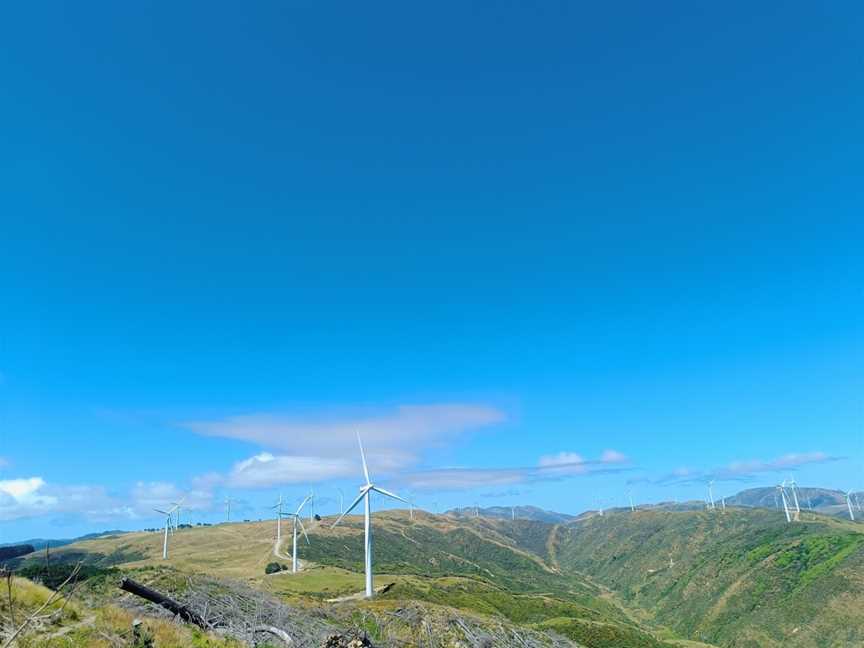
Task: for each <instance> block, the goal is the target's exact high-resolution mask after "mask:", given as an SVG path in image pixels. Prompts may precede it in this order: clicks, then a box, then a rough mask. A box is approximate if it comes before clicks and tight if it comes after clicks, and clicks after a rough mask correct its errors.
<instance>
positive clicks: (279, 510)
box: [270, 493, 282, 546]
mask: <svg viewBox="0 0 864 648" xmlns="http://www.w3.org/2000/svg"><path fill="white" fill-rule="evenodd" d="M270 508H271V509H276V544H277V546H278V544H279V541H280V540H282V493H279V499H278V500H277V501H276V504H275V505H274V506H271V507H270Z"/></svg>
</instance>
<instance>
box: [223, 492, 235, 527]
mask: <svg viewBox="0 0 864 648" xmlns="http://www.w3.org/2000/svg"><path fill="white" fill-rule="evenodd" d="M233 503H234V500H232V499H231V498H230V497H226V498H225V521H226V522H230V521H231V504H233Z"/></svg>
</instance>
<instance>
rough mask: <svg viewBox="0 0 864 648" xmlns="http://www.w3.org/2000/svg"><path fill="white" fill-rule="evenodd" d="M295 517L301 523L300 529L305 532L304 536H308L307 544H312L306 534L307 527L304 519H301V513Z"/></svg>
mask: <svg viewBox="0 0 864 648" xmlns="http://www.w3.org/2000/svg"><path fill="white" fill-rule="evenodd" d="M294 519H295V520H297V521H298V522H299V523H300V530H301V531H302V532H303V537H304V538H306V544H312V543H311V542H309V536H308V535H306V527H304V526H303V520H301V519H300V516H299V515H298V516H297V517H296V518H294Z"/></svg>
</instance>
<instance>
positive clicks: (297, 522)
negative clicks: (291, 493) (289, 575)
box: [291, 494, 342, 574]
mask: <svg viewBox="0 0 864 648" xmlns="http://www.w3.org/2000/svg"><path fill="white" fill-rule="evenodd" d="M311 501H312V495H311V494H310V495H308V496H307V497H306V499H304V500H303V501H302V502H300V506H298V507H297V510H296V511H295V512H294V513H292V514H291V518H292V521H293V535H294V544H293V545H292V549H291V571H292V572H293V573H295V574H296V573H297V527H298V526H299V527H300V530H301V531H302V532H303V537H304V538H306V544H310V542H309V536H308V535H306V528H305V527H304V526H303V520H302V519H300V511H302V510H303V507H304V506H306V502H311ZM339 519H340V520H341V519H342V518H341V517H340V518H339Z"/></svg>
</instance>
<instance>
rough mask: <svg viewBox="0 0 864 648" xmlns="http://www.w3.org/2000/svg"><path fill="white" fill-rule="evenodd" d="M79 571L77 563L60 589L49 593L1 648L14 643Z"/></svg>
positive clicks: (6, 647)
mask: <svg viewBox="0 0 864 648" xmlns="http://www.w3.org/2000/svg"><path fill="white" fill-rule="evenodd" d="M80 571H81V563H78V564H77V565H75V569H73V570H72V573H71V574H69V577H68V578H67V579H66V580H65V581H63V582H62V583H61V584H60V587H58V588H57V589H56V590H54V591H53V592H52V593H51V596H49V597H48V600H47V601H45V602H44V603H43V604H42V607H40V608H39V609H38V610H36V611H35V612H34V613H33V614H31V615H30V616H29V617H27V619H26V620H25V621H24V623H22V624H21V625H20V626H19V627H18V629H17V630H16V631H15V632H13V633H12V636H11V637H9V638H8V639H7V640H6V643H4V644H3V646H2V648H9V646H11V645H12V644H13V643H14V642H15V639H17V638H18V635H20V634H21V633H22V632H24V630H25V629H26V628H27V626H28V625H30V624H31V623H32V622H33V620H34V619H36V618H37V617H38V616H39V614H40V613H41V612H42V610H44V609H45V608H46V607H48V606H49V605H51V604H52V603H53V602H54V601H55V600H56V599H57V597H58V596H59V595H60V592H61V591H63V588H64V587H66V585H68V584H69V582H70V581H72V580H73V579H75V578H77V577H78V572H80Z"/></svg>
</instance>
